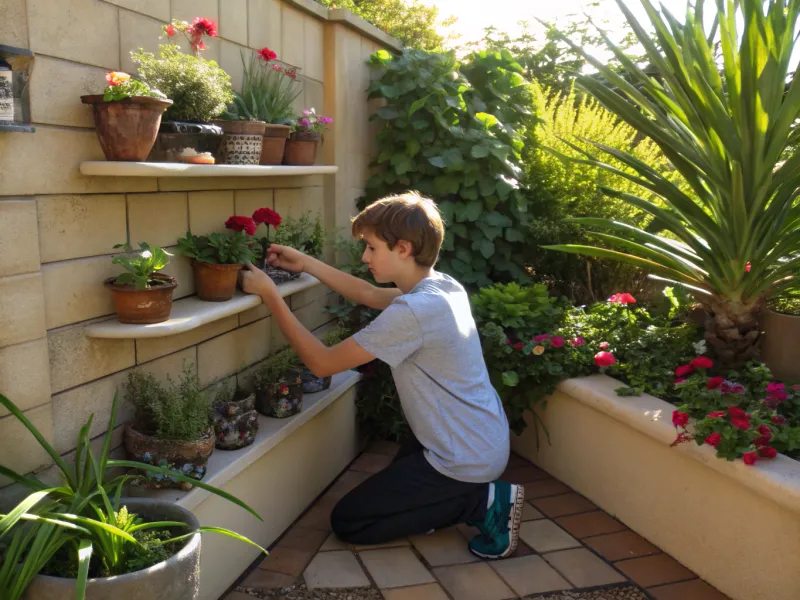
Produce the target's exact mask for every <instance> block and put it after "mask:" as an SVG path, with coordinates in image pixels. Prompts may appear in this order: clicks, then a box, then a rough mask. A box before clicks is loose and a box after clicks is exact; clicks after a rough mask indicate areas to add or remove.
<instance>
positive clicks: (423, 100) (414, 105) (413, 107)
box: [408, 94, 430, 118]
mask: <svg viewBox="0 0 800 600" xmlns="http://www.w3.org/2000/svg"><path fill="white" fill-rule="evenodd" d="M429 97H430V94H429V95H427V96H425V97H424V98H420V99H419V100H415V101H414V102H412V103H411V106H410V107H409V109H408V117H409V118H411V117H412V116H414V113H415V112H417V111H418V110H420V109H421V108H422V107H423V106H425V103H426V102H427V101H428V98H429Z"/></svg>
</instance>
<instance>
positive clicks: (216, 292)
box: [192, 260, 244, 302]
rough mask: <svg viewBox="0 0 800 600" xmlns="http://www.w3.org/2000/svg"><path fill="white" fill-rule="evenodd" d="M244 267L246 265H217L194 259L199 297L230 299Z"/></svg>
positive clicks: (220, 300) (203, 298)
mask: <svg viewBox="0 0 800 600" xmlns="http://www.w3.org/2000/svg"><path fill="white" fill-rule="evenodd" d="M243 267H244V265H217V264H213V263H207V262H203V261H202V260H194V261H192V268H193V269H194V287H195V289H196V290H197V297H198V298H200V300H206V301H207V302H225V301H226V300H230V299H231V298H233V293H234V292H235V291H236V280H237V279H238V277H239V271H240V270H241V269H242V268H243Z"/></svg>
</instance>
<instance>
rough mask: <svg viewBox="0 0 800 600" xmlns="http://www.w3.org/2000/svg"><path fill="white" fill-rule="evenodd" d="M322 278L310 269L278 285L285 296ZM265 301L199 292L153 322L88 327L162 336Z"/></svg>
mask: <svg viewBox="0 0 800 600" xmlns="http://www.w3.org/2000/svg"><path fill="white" fill-rule="evenodd" d="M319 283H320V281H319V279H317V278H316V277H313V276H311V275H309V274H307V273H302V274H301V275H300V277H298V278H297V279H294V280H292V281H287V282H286V283H281V284H279V285H278V290H279V291H280V293H281V298H285V297H286V296H291V295H292V294H296V293H298V292H302V291H303V290H307V289H309V288H312V287H314V286H315V285H319ZM260 304H261V297H260V296H254V295H252V294H244V293H242V292H239V291H237V292H236V293H235V294H234V296H233V298H231V299H230V300H228V301H227V302H206V301H205V300H200V299H199V298H198V297H196V296H190V297H188V298H183V299H181V300H176V301H175V302H174V303H173V304H172V312H171V313H170V316H169V320H167V321H164V322H163V323H153V324H152V325H130V324H127V323H120V322H119V321H117V319H116V317H114V318H113V319H110V320H107V321H101V322H99V323H94V324H92V325H89V326H87V327H86V335H87V336H88V337H93V338H112V339H131V338H135V339H142V338H159V337H167V336H170V335H177V334H179V333H186V332H187V331H191V330H192V329H197V328H198V327H200V326H202V325H206V324H208V323H212V322H213V321H219V320H220V319H224V318H225V317H230V316H231V315H235V314H238V313H240V312H244V311H246V310H249V309H251V308H255V307H256V306H259V305H260Z"/></svg>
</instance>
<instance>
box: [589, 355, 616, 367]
mask: <svg viewBox="0 0 800 600" xmlns="http://www.w3.org/2000/svg"><path fill="white" fill-rule="evenodd" d="M616 362H617V360H616V359H615V358H614V355H613V354H611V352H598V353H597V354H595V355H594V364H596V365H597V366H598V367H610V366H611V365H613V364H615V363H616Z"/></svg>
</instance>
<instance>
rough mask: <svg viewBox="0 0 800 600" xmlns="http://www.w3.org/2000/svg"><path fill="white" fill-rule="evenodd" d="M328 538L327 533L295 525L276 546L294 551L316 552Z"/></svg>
mask: <svg viewBox="0 0 800 600" xmlns="http://www.w3.org/2000/svg"><path fill="white" fill-rule="evenodd" d="M326 537H328V536H327V533H326V532H325V531H323V530H321V529H311V528H309V527H298V526H297V525H295V526H294V527H292V528H291V529H290V530H289V531H287V532H286V533H285V534H283V537H282V538H281V539H280V541H279V542H278V546H283V547H284V548H294V549H295V550H306V551H307V552H316V551H317V550H319V547H320V546H321V545H322V543H323V542H324V541H325V538H326Z"/></svg>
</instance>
